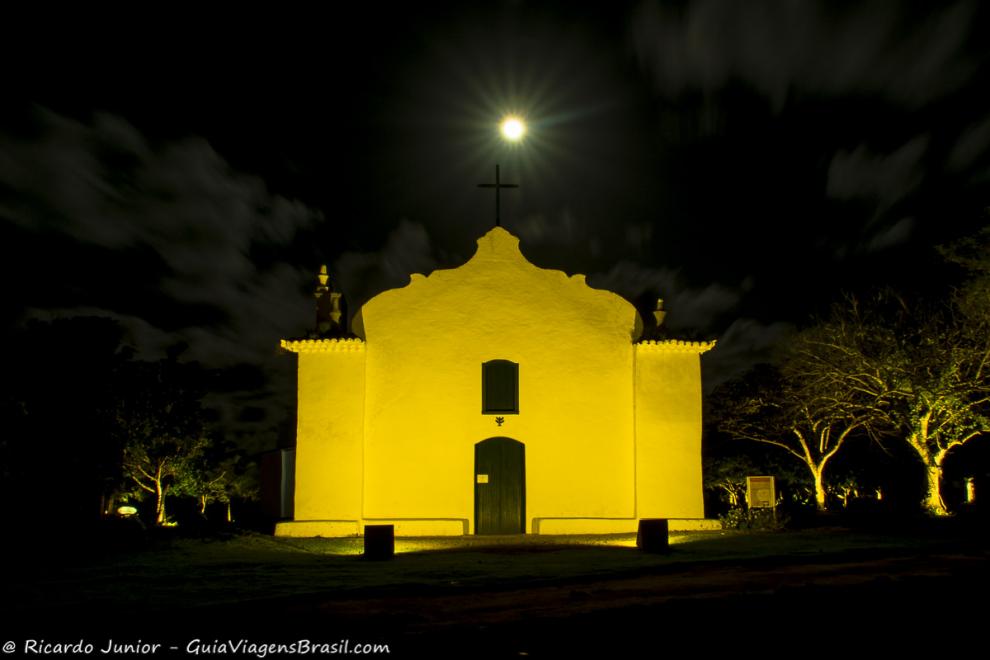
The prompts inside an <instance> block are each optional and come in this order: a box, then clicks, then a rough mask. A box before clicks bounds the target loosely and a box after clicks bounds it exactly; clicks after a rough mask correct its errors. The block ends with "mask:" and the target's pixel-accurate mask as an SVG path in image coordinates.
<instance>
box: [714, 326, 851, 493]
mask: <svg viewBox="0 0 990 660" xmlns="http://www.w3.org/2000/svg"><path fill="white" fill-rule="evenodd" d="M816 341H817V331H816V330H814V329H812V330H809V331H806V332H804V333H802V334H800V335H798V336H797V337H796V338H795V340H794V341H793V344H792V346H791V347H790V350H789V351H788V353H787V354H786V357H785V359H784V361H783V364H782V366H780V367H774V366H771V365H759V366H758V367H756V368H755V369H753V370H751V371H750V372H749V373H748V374H747V375H746V376H744V378H742V379H739V380H737V381H735V382H733V383H731V384H730V385H729V386H728V387H727V388H726V389H725V391H724V392H723V394H722V398H723V403H722V406H721V409H722V411H723V412H722V414H721V416H720V421H719V429H720V430H721V431H722V432H723V433H725V434H727V435H729V436H731V437H733V438H736V439H738V440H747V441H752V442H757V443H761V444H764V445H769V446H772V447H777V448H778V449H781V450H783V451H786V452H787V453H788V454H789V455H791V456H792V457H794V458H796V459H797V460H799V461H800V462H801V463H802V464H803V465H804V466H805V467H806V468H807V470H808V473H809V474H810V476H811V481H812V483H813V488H814V499H815V506H816V508H817V509H818V510H819V511H826V510H827V509H828V499H827V489H826V485H825V469H826V467H827V466H828V465H829V463H830V461H831V460H832V459H833V458H834V457H835V455H836V454H837V453H838V452H839V451H840V450H841V449H842V448H843V446H844V445H845V444H846V442H847V440H848V439H849V438H850V437H852V436H853V435H854V434H855V433H856V432H857V431H865V429H866V420H867V416H866V412H867V411H866V410H864V408H863V407H862V406H861V405H860V403H859V402H858V401H857V400H856V398H855V397H853V396H850V394H849V393H848V392H847V391H845V390H843V389H842V388H837V387H822V386H821V385H822V384H821V383H820V382H814V381H812V380H809V364H808V356H807V349H808V347H809V346H812V345H814V343H815V342H816Z"/></svg>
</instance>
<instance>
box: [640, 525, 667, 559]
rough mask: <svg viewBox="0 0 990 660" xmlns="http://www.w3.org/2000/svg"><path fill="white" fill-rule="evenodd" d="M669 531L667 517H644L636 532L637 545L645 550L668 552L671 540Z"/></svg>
mask: <svg viewBox="0 0 990 660" xmlns="http://www.w3.org/2000/svg"><path fill="white" fill-rule="evenodd" d="M667 532H668V524H667V519H666V518H643V519H642V520H640V521H639V530H638V531H637V532H636V547H637V548H639V549H640V550H642V551H643V552H668V551H669V550H670V541H669V539H668V538H667Z"/></svg>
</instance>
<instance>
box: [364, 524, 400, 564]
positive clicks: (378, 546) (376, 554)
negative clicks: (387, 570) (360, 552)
mask: <svg viewBox="0 0 990 660" xmlns="http://www.w3.org/2000/svg"><path fill="white" fill-rule="evenodd" d="M393 556H395V526H394V525H365V526H364V558H365V559H391V558H392V557H393Z"/></svg>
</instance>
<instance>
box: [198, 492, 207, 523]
mask: <svg viewBox="0 0 990 660" xmlns="http://www.w3.org/2000/svg"><path fill="white" fill-rule="evenodd" d="M199 515H201V516H203V517H204V518H205V517H206V495H200V496H199Z"/></svg>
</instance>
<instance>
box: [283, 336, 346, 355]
mask: <svg viewBox="0 0 990 660" xmlns="http://www.w3.org/2000/svg"><path fill="white" fill-rule="evenodd" d="M280 345H281V347H282V348H283V349H285V350H287V351H290V352H292V353H355V352H363V351H364V340H362V339H357V338H349V339H283V340H282V341H281V344H280Z"/></svg>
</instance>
